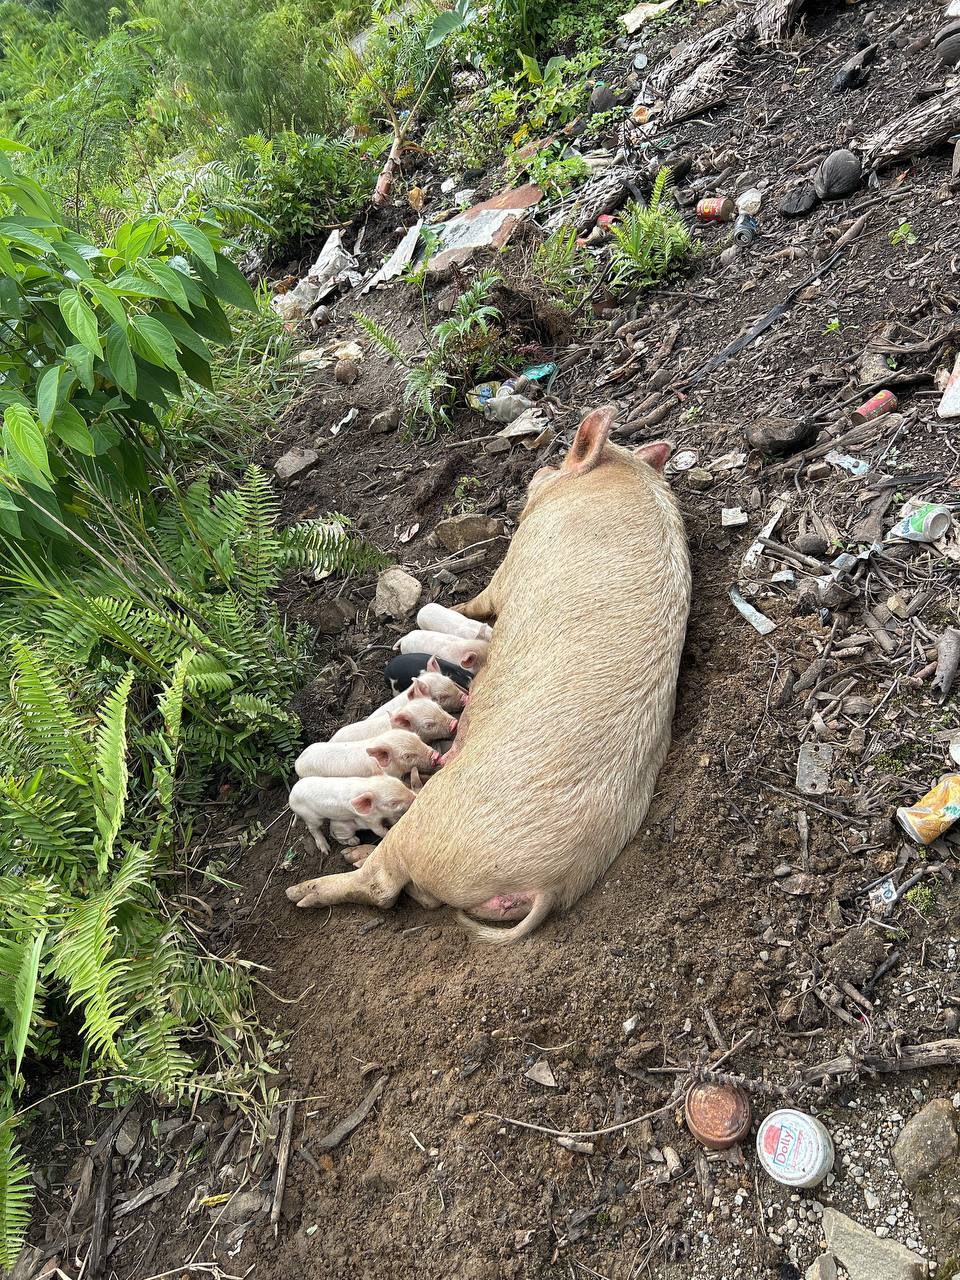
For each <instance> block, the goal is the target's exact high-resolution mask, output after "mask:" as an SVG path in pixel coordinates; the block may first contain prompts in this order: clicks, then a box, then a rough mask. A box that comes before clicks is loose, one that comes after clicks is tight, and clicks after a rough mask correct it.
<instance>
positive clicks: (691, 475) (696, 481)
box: [686, 467, 713, 493]
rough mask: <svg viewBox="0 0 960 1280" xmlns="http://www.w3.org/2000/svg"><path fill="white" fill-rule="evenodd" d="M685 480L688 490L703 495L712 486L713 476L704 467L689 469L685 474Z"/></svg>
mask: <svg viewBox="0 0 960 1280" xmlns="http://www.w3.org/2000/svg"><path fill="white" fill-rule="evenodd" d="M686 480H687V486H688V488H690V489H695V490H696V491H697V492H698V493H703V492H704V490H705V489H709V488H710V486H711V485H712V484H713V474H712V472H710V471H707V470H706V469H705V468H704V467H691V468H690V470H689V471H688V472H687V473H686Z"/></svg>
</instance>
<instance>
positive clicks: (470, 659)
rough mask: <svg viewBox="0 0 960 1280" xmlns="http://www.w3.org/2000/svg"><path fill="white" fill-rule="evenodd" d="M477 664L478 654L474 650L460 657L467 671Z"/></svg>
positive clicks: (461, 663) (462, 665) (461, 664)
mask: <svg viewBox="0 0 960 1280" xmlns="http://www.w3.org/2000/svg"><path fill="white" fill-rule="evenodd" d="M476 665H477V655H476V653H475V652H474V651H473V650H469V651H468V652H467V653H465V654H464V655H463V657H462V658H461V659H460V666H461V667H463V669H464V670H465V671H472V670H473V668H474V667H475V666H476Z"/></svg>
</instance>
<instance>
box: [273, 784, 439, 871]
mask: <svg viewBox="0 0 960 1280" xmlns="http://www.w3.org/2000/svg"><path fill="white" fill-rule="evenodd" d="M415 798H416V795H415V792H413V791H411V790H410V788H409V787H406V786H404V784H403V783H402V782H401V781H400V779H399V778H387V777H383V776H381V777H377V778H301V779H300V781H299V782H295V783H294V784H293V787H292V789H291V791H290V808H291V809H292V810H293V812H294V813H295V814H296V815H297V817H298V818H301V819H302V820H303V822H304V823H305V824H306V826H307V828H308V830H309V832H310V834H311V835H312V836H313V838H314V840H315V841H316V845H317V848H318V849H319V850H320V852H321V853H324V854H326V853H329V852H330V846H329V845H328V844H327V841H326V837H325V836H324V834H323V824H324V822H329V823H330V835H331V836H332V837H333V839H334V840H337V841H338V842H339V843H340V844H345V845H355V844H359V839H358V837H357V832H358V831H373V832H374V833H375V834H376V835H378V836H385V835H386V834H387V829H388V828H389V827H391V826H392V825H393V824H394V823H395V822H396V821H397V820H398V819H399V818H400V817H402V816H403V814H405V813H406V811H407V810H408V809H409V808H410V806H411V805H412V804H413V802H414V799H415Z"/></svg>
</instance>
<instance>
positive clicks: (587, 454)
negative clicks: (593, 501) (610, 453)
mask: <svg viewBox="0 0 960 1280" xmlns="http://www.w3.org/2000/svg"><path fill="white" fill-rule="evenodd" d="M616 416H617V410H616V408H615V407H614V406H613V405H612V404H605V405H604V406H603V407H602V408H600V409H594V411H593V412H592V413H588V414H587V416H586V417H585V418H584V420H583V421H582V422H581V423H580V426H579V427H578V428H577V434H576V435H575V436H574V437H573V444H572V445H571V446H570V452H569V453H568V454H567V456H566V457H565V458H564V460H563V467H562V470H563V471H566V472H567V473H568V474H569V472H571V471H573V472H575V473H576V474H578V475H579V474H582V473H583V472H585V471H592V470H593V468H594V467H595V466H596V465H597V463H598V462H599V461H600V458H601V456H602V454H603V446H604V445H605V444H606V443H607V436H609V434H610V428H611V427H612V426H613V420H614V418H615V417H616Z"/></svg>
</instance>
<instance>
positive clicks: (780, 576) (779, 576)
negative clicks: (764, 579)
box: [770, 569, 797, 587]
mask: <svg viewBox="0 0 960 1280" xmlns="http://www.w3.org/2000/svg"><path fill="white" fill-rule="evenodd" d="M796 580H797V575H796V574H795V573H794V572H793V570H792V569H778V570H777V572H776V573H775V574H773V575H772V577H771V578H770V581H771V582H776V583H779V584H785V585H787V586H791V587H792V586H793V584H794V583H795V582H796Z"/></svg>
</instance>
